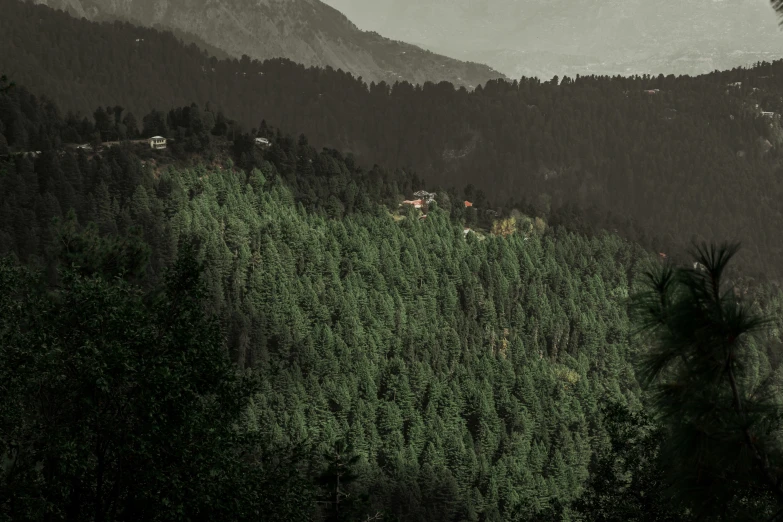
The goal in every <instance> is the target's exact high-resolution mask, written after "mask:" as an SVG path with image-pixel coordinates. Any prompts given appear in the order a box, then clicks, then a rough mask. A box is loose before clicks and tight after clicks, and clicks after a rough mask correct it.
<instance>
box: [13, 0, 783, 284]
mask: <svg viewBox="0 0 783 522" xmlns="http://www.w3.org/2000/svg"><path fill="white" fill-rule="evenodd" d="M3 2H4V3H3V7H4V13H7V15H6V16H4V17H3V19H2V21H0V24H2V31H0V38H2V39H3V43H2V46H3V47H2V48H3V49H8V50H9V52H3V53H0V67H3V68H4V70H6V71H7V72H8V73H13V75H14V78H15V79H16V80H17V81H18V82H19V83H20V84H22V85H27V86H29V87H30V88H33V89H34V91H35V92H36V93H37V94H39V95H40V94H47V95H51V96H53V97H54V98H53V99H54V101H55V102H57V103H58V105H59V106H60V107H62V109H63V110H64V111H79V112H81V113H82V114H91V113H92V112H93V111H94V109H95V106H96V105H102V106H106V105H115V104H120V105H121V106H122V107H124V108H125V109H126V110H127V111H129V112H132V113H134V114H137V115H140V114H147V113H148V112H149V111H151V110H152V109H158V110H161V108H164V109H165V108H167V107H182V106H189V105H190V104H191V103H193V102H195V103H197V104H198V105H199V106H200V107H206V104H207V103H208V102H209V103H211V104H213V105H214V106H215V107H220V108H221V109H222V110H223V111H224V112H225V114H229V115H232V116H233V117H234V118H237V120H238V121H239V122H240V123H241V124H242V126H243V128H244V129H245V130H247V129H251V128H253V127H259V125H260V123H259V122H260V121H261V120H266V121H267V122H268V123H269V124H270V125H271V126H275V127H279V128H281V129H282V130H283V131H284V132H285V133H295V134H298V133H300V132H303V133H305V134H306V135H307V136H308V138H309V140H310V142H311V143H313V145H315V146H316V147H317V148H320V147H323V146H327V147H331V148H333V149H336V150H341V151H343V152H352V153H353V154H354V157H355V159H356V161H357V163H359V164H360V165H362V166H364V167H365V168H367V167H369V166H371V165H373V164H375V163H377V164H381V165H385V166H386V167H387V168H390V169H395V168H408V167H415V168H416V171H417V173H418V175H419V176H421V178H422V179H423V180H424V181H425V183H426V184H427V185H428V186H431V187H434V186H437V185H442V186H447V187H448V186H456V187H463V186H466V185H468V184H471V183H472V184H473V185H474V186H476V187H477V188H478V189H481V190H483V191H485V192H486V194H487V196H488V197H490V198H491V199H492V200H494V202H495V204H496V205H498V206H500V207H501V208H500V209H497V208H495V210H502V209H503V208H513V207H515V206H516V207H519V206H520V204H525V205H527V206H529V207H532V208H533V209H535V210H536V212H540V213H542V214H543V215H548V216H549V219H550V221H553V220H554V221H557V220H559V219H560V218H559V217H558V215H559V214H560V213H563V212H566V213H567V214H568V215H569V216H570V215H573V214H576V215H579V216H581V217H580V219H581V221H582V222H583V223H584V224H585V225H586V226H589V227H597V228H606V229H608V230H611V231H614V230H616V231H617V233H618V234H621V235H622V236H623V237H626V238H629V239H631V240H634V241H637V242H640V243H641V244H643V245H645V246H646V247H647V248H651V249H654V250H656V251H659V252H662V253H664V254H667V255H671V254H673V253H677V252H681V251H683V250H684V249H685V248H686V247H687V245H688V244H690V241H691V240H692V239H697V240H699V239H704V240H713V239H715V240H721V239H724V238H729V239H737V238H742V239H743V244H744V245H745V248H744V249H743V250H742V251H741V252H740V253H739V254H738V256H739V257H738V263H739V264H740V265H742V266H743V267H744V269H745V270H747V271H748V272H751V273H753V274H754V275H756V276H759V277H761V276H764V275H766V276H767V277H772V278H775V279H779V278H780V266H779V264H778V263H776V262H775V260H776V259H777V258H778V257H779V256H780V254H781V250H780V243H779V242H777V241H776V240H775V238H776V237H777V231H778V230H779V229H780V228H781V225H782V224H783V223H781V221H783V216H782V215H781V212H780V209H779V208H778V205H777V203H776V202H777V201H779V200H780V199H781V194H780V192H781V181H780V180H781V179H782V178H781V176H780V175H779V164H778V160H779V145H780V139H781V138H780V137H781V134H780V127H779V120H778V119H776V118H774V117H772V118H768V117H767V116H764V115H763V114H762V111H765V112H773V113H777V112H780V111H781V108H780V104H781V87H780V81H779V79H780V78H781V74H782V71H781V69H783V62H775V63H772V64H759V65H758V66H756V67H753V68H750V69H735V70H732V71H725V72H720V73H714V74H710V75H703V76H698V77H687V76H685V77H673V76H668V77H663V76H658V77H633V78H619V77H617V78H607V77H579V78H576V79H566V78H563V79H562V80H561V79H557V80H556V81H554V80H555V79H553V80H552V81H539V80H537V79H522V80H520V81H515V82H506V81H494V82H489V83H487V84H485V85H484V86H482V87H481V88H477V89H476V90H475V91H474V92H468V91H467V90H464V89H455V88H454V87H453V86H452V85H450V84H448V83H440V84H437V85H435V84H432V83H425V84H424V85H423V86H412V85H410V84H408V83H405V82H398V83H395V84H393V85H390V84H386V83H380V84H370V86H369V87H368V86H367V85H365V84H364V83H363V82H361V81H359V80H358V79H356V78H353V77H352V76H351V75H349V74H347V73H344V72H340V71H333V70H329V69H328V68H327V69H317V68H309V69H308V68H305V67H303V66H302V65H296V64H293V63H291V62H288V61H285V60H273V61H266V62H263V63H260V62H256V61H253V60H250V59H249V58H248V59H242V60H231V61H225V60H223V61H221V60H217V59H213V58H209V57H208V56H207V55H205V54H204V53H202V52H200V51H199V50H198V49H197V48H196V47H195V46H191V47H185V46H184V45H181V44H179V43H178V42H177V40H176V38H174V37H173V36H171V35H169V34H168V33H156V32H155V31H153V30H149V29H140V28H134V27H132V26H130V25H127V24H122V23H115V24H112V25H109V24H103V25H100V24H95V23H91V22H88V21H86V20H76V19H72V18H70V17H66V18H63V17H65V16H66V15H65V14H63V13H59V14H58V13H56V12H54V11H52V10H49V9H47V8H45V7H43V6H37V7H36V6H31V5H28V4H24V3H21V2H16V1H14V0H3ZM42 27H45V28H46V32H45V33H42V32H41V28H42ZM145 35H146V36H145ZM139 38H143V39H144V41H143V42H136V40H137V39H139ZM47 42H50V43H47ZM51 42H58V43H57V45H52V44H51ZM213 69H214V70H213ZM738 82H739V83H740V85H735V84H737V83H738ZM730 84H731V85H730ZM656 89H657V90H656ZM647 91H649V92H647ZM757 105H758V107H757ZM6 137H7V138H8V136H6ZM509 196H510V197H511V198H512V200H513V202H512V203H508V204H507V203H506V201H505V200H506V199H507V198H508V197H509ZM528 213H530V212H528ZM561 221H563V220H561ZM564 221H569V222H570V221H573V220H572V219H571V217H568V218H565V219H564Z"/></svg>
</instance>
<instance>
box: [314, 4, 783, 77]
mask: <svg viewBox="0 0 783 522" xmlns="http://www.w3.org/2000/svg"><path fill="white" fill-rule="evenodd" d="M326 1H327V2H328V3H329V4H330V5H333V6H335V7H336V8H338V9H340V10H341V11H343V12H344V13H346V14H347V15H348V16H350V17H351V19H352V20H354V21H355V22H356V23H357V24H358V25H359V26H360V27H362V28H365V29H373V30H377V31H381V32H383V34H386V35H388V36H390V37H392V38H400V39H404V40H405V41H408V42H413V43H416V44H419V45H422V46H424V47H426V48H428V49H430V50H434V51H436V52H448V53H449V55H450V56H454V57H457V58H461V59H466V60H475V61H481V62H483V63H487V64H489V65H490V66H492V67H494V68H496V69H498V70H500V71H502V72H503V73H505V74H507V75H508V76H510V77H519V76H522V75H527V76H539V77H543V78H547V79H548V78H551V77H552V76H553V75H555V74H558V75H561V76H562V75H569V76H573V75H575V74H577V73H579V74H637V73H638V74H641V73H650V74H659V73H663V74H669V73H672V74H691V75H693V74H699V73H705V72H710V71H712V70H714V69H716V68H718V69H719V68H732V67H736V66H739V65H750V64H752V63H754V62H755V61H757V60H770V59H774V58H779V57H780V56H783V34H781V32H780V31H779V29H778V27H777V20H776V17H775V15H774V13H773V11H772V9H771V7H770V5H769V1H768V0H688V1H682V0H660V1H658V2H648V1H646V0H375V1H374V2H372V5H368V4H369V3H368V2H365V1H362V0H326Z"/></svg>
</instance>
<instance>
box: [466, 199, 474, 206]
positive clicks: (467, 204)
mask: <svg viewBox="0 0 783 522" xmlns="http://www.w3.org/2000/svg"><path fill="white" fill-rule="evenodd" d="M472 206H473V203H471V202H470V201H467V200H465V207H472Z"/></svg>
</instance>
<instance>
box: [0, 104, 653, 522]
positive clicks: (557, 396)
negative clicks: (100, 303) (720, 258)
mask: <svg viewBox="0 0 783 522" xmlns="http://www.w3.org/2000/svg"><path fill="white" fill-rule="evenodd" d="M0 96H2V97H3V98H2V101H3V103H5V104H8V103H9V102H11V103H23V104H28V105H29V108H31V109H34V110H36V111H37V110H40V108H38V107H35V104H36V103H37V102H35V101H30V100H27V99H26V98H25V95H24V92H23V91H22V90H21V89H14V91H13V94H10V95H0ZM273 139H274V140H275V141H276V144H275V146H273V148H272V149H269V151H268V152H265V153H263V154H264V156H265V157H266V158H267V160H271V162H270V161H263V162H262V163H261V164H260V168H258V169H254V170H252V172H249V173H246V172H243V171H240V170H236V169H235V168H232V167H231V166H230V165H231V163H230V162H229V161H228V160H226V159H225V158H224V157H223V156H222V155H221V154H220V153H219V152H214V151H213V160H214V161H216V162H218V163H217V164H218V165H222V167H217V166H209V165H205V164H201V165H198V164H195V165H193V166H191V167H187V166H186V164H181V165H182V166H181V167H179V168H177V167H175V166H174V164H172V163H171V162H172V161H175V159H174V158H173V157H172V156H171V155H170V153H171V152H172V151H169V150H167V151H162V152H150V151H149V149H146V150H147V152H144V153H142V152H139V153H138V154H142V157H141V158H140V157H139V155H138V154H137V153H133V152H131V150H129V149H128V148H127V147H128V146H127V145H126V146H125V147H114V148H112V149H110V150H106V151H104V152H103V153H101V154H95V155H88V154H87V153H86V152H85V151H83V150H80V151H78V152H74V151H70V150H66V151H62V152H59V153H58V152H56V151H53V150H50V151H44V152H42V154H41V155H39V156H38V157H36V158H34V159H33V158H30V157H24V156H21V155H17V156H12V157H11V158H12V159H10V160H6V161H4V162H3V163H2V167H0V194H2V203H1V204H2V207H1V208H2V216H1V217H0V226H2V233H0V239H1V241H0V245H2V250H3V252H5V253H8V252H14V253H16V254H18V255H20V256H21V257H22V259H24V260H26V261H27V262H28V263H31V264H33V265H40V266H44V265H49V266H51V267H54V266H56V264H53V263H55V261H57V260H60V261H59V262H60V263H62V262H63V261H66V263H65V265H67V264H68V263H77V265H78V266H82V267H83V268H84V270H85V271H87V273H90V271H91V270H98V271H99V272H101V271H103V273H116V274H121V273H122V272H121V270H120V268H121V267H118V266H117V265H116V260H115V261H111V259H109V260H105V262H104V261H101V259H102V258H101V257H100V256H99V255H97V254H96V252H100V249H97V250H96V248H97V247H96V245H97V244H98V243H96V241H99V240H98V238H99V237H103V238H107V239H106V240H108V239H110V238H112V237H115V238H123V237H125V238H127V239H126V240H125V241H126V243H124V244H125V245H126V246H124V247H122V248H124V249H125V250H123V252H124V254H123V255H122V256H120V257H119V258H118V259H119V260H120V263H121V264H125V265H127V266H132V265H133V264H134V263H135V261H134V260H138V259H143V258H144V248H141V247H140V246H138V245H140V244H139V243H138V241H142V244H146V245H148V248H149V263H148V264H147V267H146V269H144V270H143V271H142V275H139V274H137V275H136V276H135V277H137V278H138V277H142V280H147V281H148V282H153V281H155V280H157V279H159V277H158V276H159V275H160V274H161V273H162V270H163V269H164V268H165V267H166V266H169V265H171V263H173V262H174V260H175V259H176V257H177V255H178V250H179V249H180V248H181V246H182V245H183V244H184V242H187V241H191V240H195V243H196V244H197V245H198V247H197V257H198V259H199V260H202V261H204V262H206V266H207V271H206V274H205V275H206V283H207V287H208V290H209V294H208V295H209V303H210V304H209V305H208V306H209V309H210V310H211V311H212V312H214V313H216V314H217V315H218V317H219V318H220V320H221V324H222V325H223V328H224V332H225V339H226V349H227V350H228V351H229V353H231V355H232V359H233V360H234V361H235V362H238V363H239V364H240V365H246V366H250V367H253V368H255V369H256V371H258V372H260V375H261V376H262V377H263V379H262V381H263V384H262V386H263V389H262V390H261V391H260V392H259V393H258V394H257V395H256V396H255V399H254V401H253V405H252V408H251V410H250V417H249V418H248V420H247V422H248V423H249V425H250V426H258V427H262V428H263V430H264V432H265V433H266V432H268V433H269V434H270V436H271V437H272V438H273V439H274V442H275V443H276V444H281V445H283V446H286V445H292V444H295V443H299V442H303V443H306V444H307V447H310V448H312V449H313V451H315V452H316V453H315V456H313V457H308V460H307V462H308V463H309V464H308V465H309V466H312V468H311V469H312V470H314V471H309V472H308V473H307V474H306V475H305V476H306V477H308V480H310V481H315V478H314V477H317V476H318V473H319V471H318V470H319V469H322V468H323V467H324V466H325V465H326V463H325V462H324V461H323V459H322V458H321V457H319V456H318V455H320V454H321V453H323V452H329V451H332V450H334V449H335V448H337V449H339V448H340V447H342V446H340V444H342V442H340V441H343V442H344V443H345V444H347V445H348V447H349V448H350V451H353V452H356V454H357V455H359V457H360V459H359V462H358V464H356V468H355V470H356V472H357V473H358V478H357V479H356V481H355V482H354V483H352V484H350V485H349V486H348V487H350V491H351V492H352V493H354V494H356V498H360V494H362V493H364V494H369V497H368V498H367V500H366V502H364V503H362V502H358V501H357V502H355V503H353V507H351V505H352V503H350V502H346V503H345V504H344V506H343V510H344V513H353V515H343V516H349V517H350V516H353V517H356V518H348V519H350V520H358V519H359V518H358V517H360V516H361V517H363V516H364V515H372V514H374V513H376V512H382V513H383V514H384V515H385V516H384V519H385V520H421V521H424V520H427V521H432V520H455V519H464V520H505V519H508V518H509V517H515V516H519V517H522V519H531V520H532V519H535V517H536V513H538V514H540V515H541V516H544V517H546V516H548V515H546V513H547V512H549V511H550V510H552V509H555V507H557V506H561V508H558V509H562V506H568V505H569V504H570V503H571V502H572V501H573V500H574V499H575V498H577V497H578V496H579V495H580V492H581V491H582V484H584V482H585V481H586V479H587V478H588V473H589V466H590V462H591V458H593V457H594V456H597V455H600V454H602V452H605V451H607V447H606V444H607V436H608V435H607V434H606V429H605V427H604V425H603V420H602V419H603V416H602V415H603V414H602V410H601V409H600V404H601V403H603V402H606V401H617V402H619V403H621V404H626V405H628V406H629V407H632V408H634V407H637V405H638V391H637V386H636V384H635V381H634V379H633V372H632V370H631V366H630V364H629V362H628V360H629V354H630V352H631V351H632V349H631V347H630V346H629V344H628V340H627V331H628V328H629V325H628V319H627V317H626V312H625V304H624V298H625V296H626V295H627V294H628V291H629V288H630V286H631V285H632V284H633V280H634V278H635V275H634V274H635V268H634V267H635V265H636V264H637V263H638V262H639V261H640V260H642V259H644V258H646V257H647V254H645V253H644V252H643V251H642V250H641V249H640V248H638V247H636V246H634V245H632V244H629V243H627V242H625V241H623V240H621V239H619V238H617V237H614V236H608V235H606V236H602V237H600V238H599V237H596V238H594V239H588V238H585V237H583V236H580V235H577V234H573V233H568V232H566V231H565V230H560V231H558V232H552V233H545V234H543V235H541V234H540V233H537V234H534V235H532V236H530V237H529V239H528V240H525V238H524V237H523V236H522V234H512V235H511V236H509V237H506V238H503V237H501V236H492V235H488V236H486V237H485V238H484V239H483V240H481V239H479V238H478V237H475V236H474V235H468V236H467V237H465V236H464V235H463V233H462V227H461V226H459V221H457V222H455V221H454V220H453V219H454V217H451V218H450V216H449V211H448V210H444V209H438V208H436V205H433V206H432V208H431V209H430V210H429V213H428V216H427V219H425V220H421V219H417V217H416V215H415V213H413V212H411V213H409V214H408V215H407V218H406V219H402V220H401V221H398V220H395V219H393V218H392V217H391V216H390V215H389V213H388V211H387V210H386V207H382V206H379V205H378V202H379V201H383V200H384V199H385V197H386V196H384V194H387V193H388V194H390V195H391V196H392V197H391V199H392V201H395V200H397V198H399V197H402V196H403V195H404V194H407V193H409V191H411V190H413V189H414V188H417V187H416V185H414V184H413V183H411V181H410V178H409V177H406V176H405V175H404V174H403V173H399V174H397V175H391V174H390V173H384V171H382V170H378V169H376V170H374V171H371V172H366V173H365V172H363V171H361V170H360V169H359V168H358V167H356V166H354V165H352V163H351V161H350V159H345V158H343V157H342V156H341V155H339V154H338V153H336V152H328V151H325V152H322V153H316V152H315V150H314V149H312V148H311V147H309V146H308V145H307V144H306V141H305V140H303V139H300V140H299V142H298V143H297V142H296V141H294V140H291V139H288V138H285V137H280V138H279V139H278V138H273ZM277 141H279V142H280V143H277ZM142 147H143V146H142ZM141 150H144V149H143V148H142V149H140V151H141ZM280 150H284V151H288V153H286V154H280V153H279V151H280ZM275 151H278V152H277V153H275ZM191 154H195V153H191ZM204 154H205V155H209V152H204ZM145 156H146V157H145ZM205 157H206V156H205ZM291 157H300V158H309V159H311V160H312V163H310V162H305V161H303V162H299V163H297V164H296V166H295V168H293V170H292V166H291V164H290V163H289V162H288V159H287V158H291ZM192 158H194V159H195V158H196V157H195V156H192ZM141 161H144V165H143V166H142V163H141ZM195 161H198V159H195ZM156 165H157V167H156ZM308 166H309V167H308ZM284 179H290V180H291V181H289V182H284V181H283V180H284ZM290 183H294V186H297V184H298V188H297V190H296V191H295V192H292V190H291V189H290V188H288V187H287V186H286V184H290ZM307 185H309V187H310V188H309V189H307V188H306V186H307ZM296 193H300V194H302V196H300V197H299V198H295V194H296ZM308 193H309V194H310V195H311V197H312V198H313V204H307V207H308V208H309V209H310V210H307V209H306V208H305V206H303V204H302V201H303V198H304V196H305V195H306V194H308ZM297 199H299V203H297V202H296V201H297ZM305 203H306V201H305ZM444 204H445V202H444ZM445 208H448V207H445ZM70 209H73V211H74V212H75V214H74V215H73V216H72V217H70V218H69V217H67V213H68V212H69V210H70ZM53 219H59V220H60V224H59V225H55V224H53V221H52V220H53ZM88 222H93V223H95V226H96V228H95V229H88V230H87V232H86V234H87V235H86V236H79V230H81V229H82V226H83V225H84V224H86V223H88ZM90 230H92V232H90ZM543 232H545V231H544V230H543V229H541V233H543ZM79 237H81V238H82V239H78V238H79ZM85 238H86V239H85ZM90 245H92V246H90ZM133 245H137V246H136V247H134V246H133ZM131 253H135V254H133V255H130V254H131ZM106 263H109V264H108V265H107V264H106ZM112 263H114V264H112ZM107 267H108V268H107ZM107 270H110V272H106V271H107ZM143 274H146V275H143ZM145 278H146V279H145ZM47 429H48V428H47ZM52 429H54V428H52ZM330 484H331V483H330V482H328V481H327V482H326V483H322V484H321V485H320V486H316V484H315V482H313V483H312V485H311V495H312V496H311V497H308V498H310V500H312V501H314V500H317V499H320V500H328V499H329V498H330V497H329V495H330V493H329V491H330V490H329V488H330V487H331V486H330ZM85 502H86V500H85ZM312 505H313V506H315V504H312ZM349 509H354V510H356V511H349ZM323 516H324V517H329V516H333V515H329V512H328V510H327V512H326V513H324V514H323ZM327 519H329V520H336V519H335V518H327Z"/></svg>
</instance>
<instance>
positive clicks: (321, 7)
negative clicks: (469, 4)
mask: <svg viewBox="0 0 783 522" xmlns="http://www.w3.org/2000/svg"><path fill="white" fill-rule="evenodd" d="M34 3H36V4H46V5H49V6H51V7H52V8H55V9H62V10H63V11H66V12H68V13H70V14H71V15H72V16H74V17H75V18H77V19H82V18H86V19H89V20H94V21H98V22H100V21H105V22H106V21H107V22H113V21H115V20H121V21H125V22H131V23H133V24H135V25H139V26H143V27H157V28H160V29H161V30H171V31H173V32H175V33H185V34H186V35H193V36H194V37H195V39H193V38H190V37H188V36H185V38H186V40H188V41H191V40H192V41H194V42H196V43H199V42H205V43H206V44H207V45H208V46H209V48H210V49H214V48H217V49H219V50H221V51H222V52H223V53H225V54H228V55H229V56H231V57H234V58H240V57H241V56H242V55H247V56H249V57H251V58H254V59H258V60H266V59H275V58H287V59H289V60H293V61H294V62H297V63H301V64H304V65H306V66H317V67H326V66H329V67H332V68H334V69H342V70H344V71H346V72H349V73H351V74H352V75H353V76H354V77H357V78H363V79H364V80H365V81H367V82H371V81H374V82H380V81H386V82H394V81H397V80H400V81H408V82H411V83H414V84H415V83H424V82H425V81H436V82H437V81H448V82H451V83H453V84H455V85H460V86H464V87H466V88H468V89H472V88H474V87H476V86H477V85H481V84H483V83H484V82H486V81H487V80H490V79H494V78H506V76H505V75H504V74H502V73H500V72H498V71H496V70H494V69H492V68H491V67H489V66H488V65H484V64H480V63H475V62H472V61H461V60H456V59H454V58H453V57H452V58H449V57H447V56H443V55H440V54H436V53H433V52H432V51H430V50H427V49H422V48H421V47H417V46H415V45H411V44H409V43H405V42H401V41H395V40H390V39H389V38H384V37H383V36H382V35H380V34H378V33H377V32H372V31H362V30H360V29H359V28H358V27H356V25H354V24H353V23H352V22H351V21H350V20H348V18H346V17H345V15H344V14H342V13H341V12H339V11H338V10H336V9H334V8H333V7H330V6H328V5H326V4H324V3H323V2H321V1H320V0H265V1H264V2H239V1H230V2H229V1H225V0H217V1H216V0H200V1H197V2H194V1H192V0H188V1H185V0H170V1H168V2H165V3H159V2H152V3H150V2H146V1H142V0H122V1H113V0H112V1H109V0H34ZM58 23H68V22H65V21H63V22H58ZM141 37H144V36H143V35H141ZM145 41H147V40H145ZM154 42H155V39H153V40H152V41H148V43H147V45H154ZM201 47H202V48H205V46H203V45H202V46H201Z"/></svg>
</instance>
